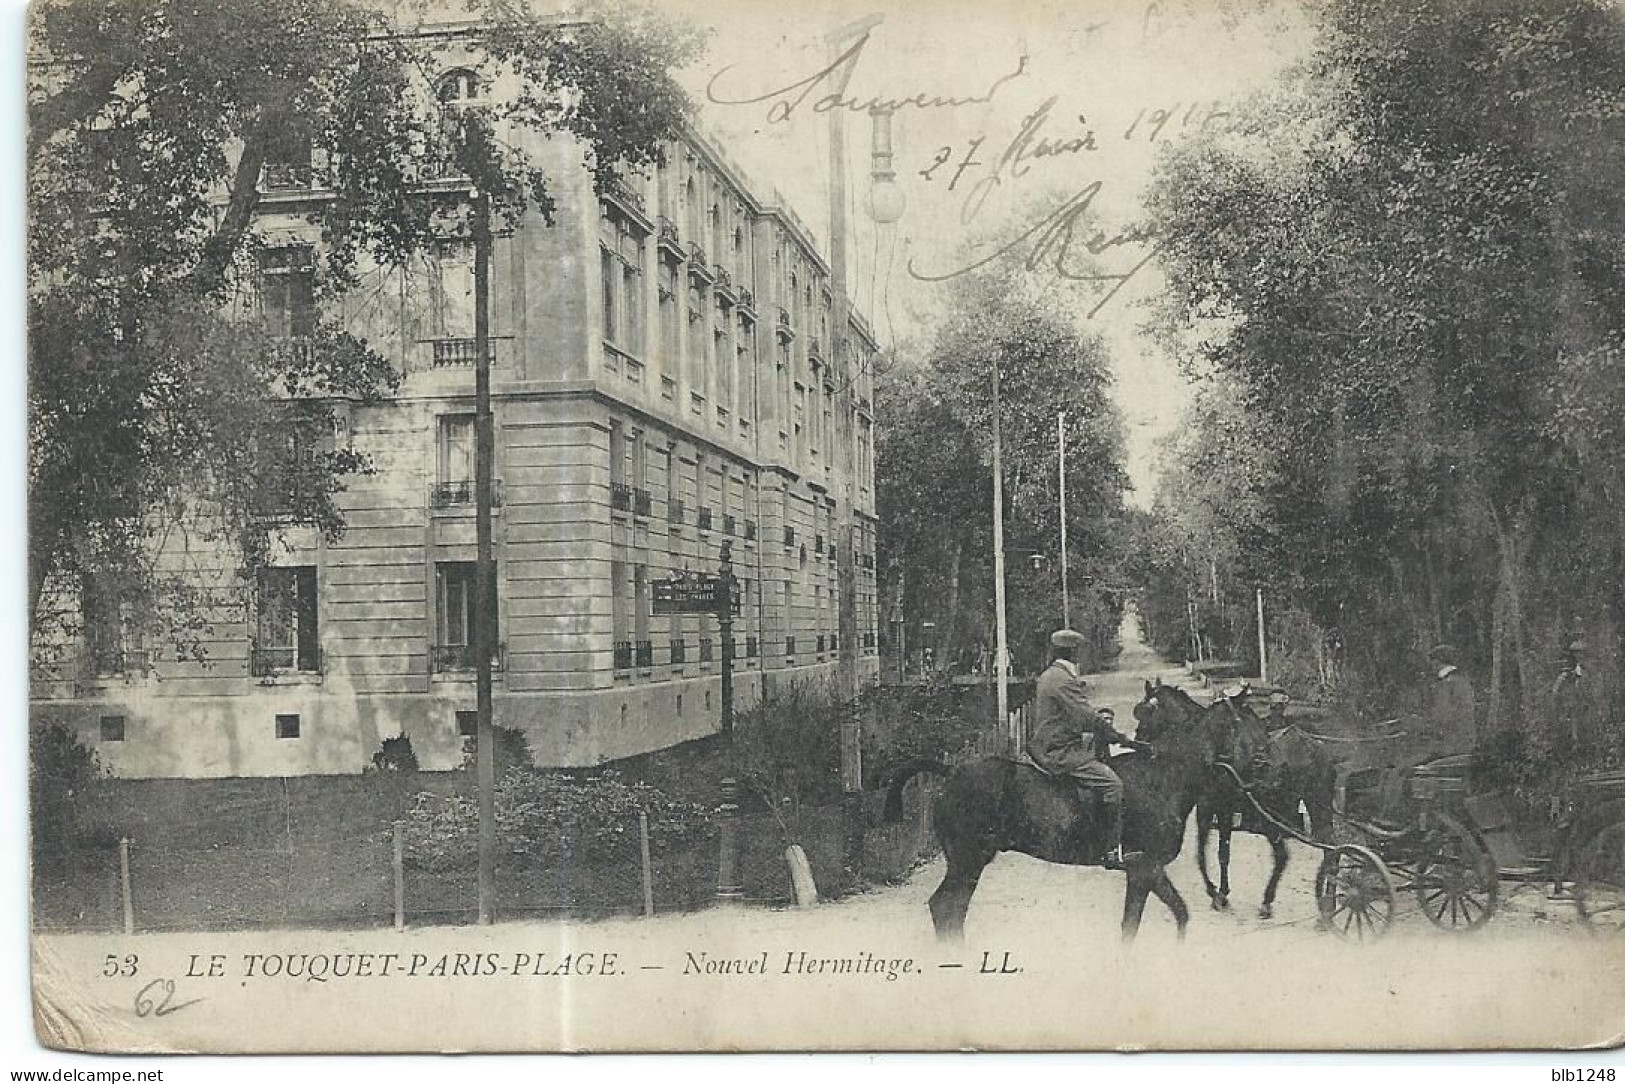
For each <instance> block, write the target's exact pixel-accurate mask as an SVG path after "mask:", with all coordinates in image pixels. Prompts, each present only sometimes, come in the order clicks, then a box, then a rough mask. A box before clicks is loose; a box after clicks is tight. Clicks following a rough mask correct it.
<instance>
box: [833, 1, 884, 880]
mask: <svg viewBox="0 0 1625 1084" xmlns="http://www.w3.org/2000/svg"><path fill="white" fill-rule="evenodd" d="M880 21H881V16H879V15H870V16H866V17H865V18H862V19H859V20H857V21H856V22H853V23H849V24H847V25H846V26H843V27H841V28H840V29H838V30H836V31H834V32H833V33H831V34H830V35H829V36H827V37H826V38H825V39H824V42H825V44H826V45H827V46H828V47H829V60H830V63H831V64H833V63H835V62H836V61H837V60H839V59H840V50H841V46H842V44H843V43H844V42H846V41H848V40H850V39H852V38H854V37H858V36H860V35H864V34H867V33H868V32H869V31H870V30H871V29H873V28H874V27H875V26H877V25H878V24H879V23H880ZM852 68H853V66H852V65H847V66H846V68H845V70H844V73H843V75H842V78H841V84H840V86H839V87H838V88H835V93H836V94H839V95H841V96H842V97H844V96H845V95H846V88H847V83H848V82H850V80H851V75H852ZM845 113H846V110H845V109H831V110H830V111H829V114H828V116H829V175H830V183H829V264H830V292H831V293H832V294H833V295H834V299H833V300H834V303H833V305H832V306H831V307H832V308H833V309H834V312H833V313H832V314H831V315H832V317H833V319H832V320H831V321H830V329H829V335H830V341H829V347H828V348H829V361H830V363H832V364H834V365H836V366H837V367H838V368H839V367H840V366H841V365H842V362H843V361H844V360H845V357H846V339H847V334H846V322H847V319H848V315H847V282H846V262H847V250H846V230H847V223H846V125H845V123H844V115H845ZM844 375H845V377H846V379H845V380H841V381H837V382H835V384H836V387H837V388H838V391H837V394H838V396H839V398H838V400H837V402H836V404H834V409H835V411H836V412H837V414H836V416H837V417H838V419H839V423H840V427H841V430H842V433H841V437H842V439H841V452H840V455H841V459H840V462H841V467H842V470H841V474H842V477H841V479H840V480H839V484H838V485H837V487H836V497H835V515H836V534H837V536H838V542H837V545H836V548H835V582H836V587H837V590H839V592H840V596H839V599H838V602H837V607H836V613H835V628H836V632H837V633H838V634H839V636H840V643H839V644H838V645H837V646H836V650H835V685H836V690H837V693H838V695H839V696H840V698H841V699H842V700H843V701H845V702H848V703H850V702H851V701H853V700H856V699H857V696H858V660H857V632H858V611H857V591H856V589H855V588H856V580H857V576H856V566H857V560H856V558H855V556H854V554H853V552H852V547H853V535H854V533H855V532H854V529H853V518H854V517H853V508H852V505H853V499H854V497H855V496H856V491H857V487H856V485H855V484H854V479H853V475H854V473H855V471H856V464H855V460H856V457H855V456H854V454H853V444H854V443H855V442H856V433H855V428H856V426H855V421H854V403H853V398H854V396H853V390H852V380H853V379H854V378H855V377H856V373H855V372H853V373H845V374H844ZM841 384H845V387H841V386H840V385H841ZM861 725H862V724H861V721H860V720H859V719H858V716H857V713H856V712H851V711H846V712H842V713H841V794H842V807H843V810H844V820H845V827H846V864H847V866H848V867H849V868H853V869H855V868H856V867H857V865H858V864H859V861H860V860H861V857H862V854H861V852H862V847H863V821H862V806H861V800H862V794H863V745H862V733H861V730H860V727H861Z"/></svg>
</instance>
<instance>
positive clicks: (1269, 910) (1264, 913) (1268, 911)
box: [1258, 903, 1275, 918]
mask: <svg viewBox="0 0 1625 1084" xmlns="http://www.w3.org/2000/svg"><path fill="white" fill-rule="evenodd" d="M1258 917H1259V918H1274V917H1275V909H1274V908H1273V907H1271V906H1270V905H1269V904H1267V903H1266V904H1265V905H1264V906H1262V907H1260V908H1259V909H1258Z"/></svg>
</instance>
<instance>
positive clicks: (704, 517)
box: [698, 507, 711, 531]
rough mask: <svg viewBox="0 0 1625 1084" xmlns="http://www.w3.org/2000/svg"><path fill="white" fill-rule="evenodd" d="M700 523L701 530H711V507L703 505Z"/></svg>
mask: <svg viewBox="0 0 1625 1084" xmlns="http://www.w3.org/2000/svg"><path fill="white" fill-rule="evenodd" d="M698 524H699V528H700V530H702V531H709V530H710V529H711V509H710V508H705V507H702V508H701V509H700V512H699V518H698Z"/></svg>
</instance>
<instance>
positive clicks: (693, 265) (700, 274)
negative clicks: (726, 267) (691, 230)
mask: <svg viewBox="0 0 1625 1084" xmlns="http://www.w3.org/2000/svg"><path fill="white" fill-rule="evenodd" d="M688 273H689V274H690V275H692V276H694V277H695V278H697V279H699V280H701V281H702V282H711V281H713V276H712V273H711V265H710V263H708V262H707V261H706V259H705V246H703V245H701V244H700V243H699V242H698V241H690V242H689V243H688Z"/></svg>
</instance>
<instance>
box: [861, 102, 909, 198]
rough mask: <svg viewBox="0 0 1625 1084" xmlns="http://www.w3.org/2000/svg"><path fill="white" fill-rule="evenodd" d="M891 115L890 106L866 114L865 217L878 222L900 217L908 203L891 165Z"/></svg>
mask: <svg viewBox="0 0 1625 1084" xmlns="http://www.w3.org/2000/svg"><path fill="white" fill-rule="evenodd" d="M891 118H892V110H890V109H885V110H880V111H877V112H875V113H873V114H872V115H871V117H870V120H871V124H870V148H869V149H870V166H869V180H870V188H869V217H870V218H872V219H874V220H875V222H877V223H878V224H880V225H882V226H889V225H891V224H892V223H893V222H896V221H897V220H898V219H900V218H902V217H903V210H904V208H906V207H907V205H908V200H907V198H906V197H904V195H903V190H902V189H901V188H899V187H897V173H896V172H895V171H894V170H893V169H892V147H891Z"/></svg>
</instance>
